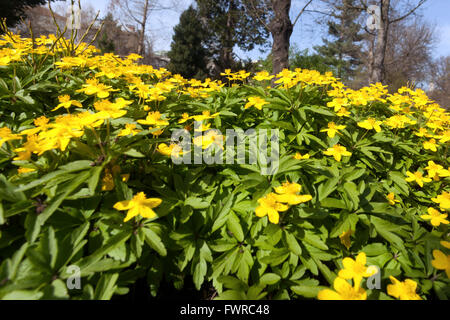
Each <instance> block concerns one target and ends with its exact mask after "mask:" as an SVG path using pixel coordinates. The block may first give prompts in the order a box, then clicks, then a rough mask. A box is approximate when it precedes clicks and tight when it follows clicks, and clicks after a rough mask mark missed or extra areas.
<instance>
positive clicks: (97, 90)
mask: <svg viewBox="0 0 450 320" xmlns="http://www.w3.org/2000/svg"><path fill="white" fill-rule="evenodd" d="M83 87H84V88H82V89H80V90H77V92H83V93H85V94H87V95H89V96H90V95H97V97H98V98H100V99H105V98H108V97H109V93H110V92H112V91H117V90H114V89H112V87H110V86H107V85H104V84H103V83H99V82H98V80H97V79H87V80H86V84H83Z"/></svg>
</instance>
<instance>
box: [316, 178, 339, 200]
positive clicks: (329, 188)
mask: <svg viewBox="0 0 450 320" xmlns="http://www.w3.org/2000/svg"><path fill="white" fill-rule="evenodd" d="M338 182H339V177H332V178H329V179H328V180H327V182H325V183H322V184H321V185H320V186H319V188H318V189H317V192H318V194H319V202H321V201H322V200H324V199H325V198H327V197H328V196H329V195H330V194H331V193H332V192H333V191H334V190H336V187H337V184H338Z"/></svg>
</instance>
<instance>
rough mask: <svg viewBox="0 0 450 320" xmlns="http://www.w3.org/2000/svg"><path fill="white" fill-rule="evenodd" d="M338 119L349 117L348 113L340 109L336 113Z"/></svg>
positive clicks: (344, 109)
mask: <svg viewBox="0 0 450 320" xmlns="http://www.w3.org/2000/svg"><path fill="white" fill-rule="evenodd" d="M336 115H337V116H338V117H349V116H350V111H348V110H347V109H346V108H344V107H342V108H340V109H339V111H338V112H337V113H336Z"/></svg>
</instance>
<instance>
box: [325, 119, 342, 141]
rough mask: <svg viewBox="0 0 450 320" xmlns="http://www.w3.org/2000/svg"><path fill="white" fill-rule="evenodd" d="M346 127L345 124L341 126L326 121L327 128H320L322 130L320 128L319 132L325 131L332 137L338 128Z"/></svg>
mask: <svg viewBox="0 0 450 320" xmlns="http://www.w3.org/2000/svg"><path fill="white" fill-rule="evenodd" d="M346 127H347V126H342V125H341V126H338V125H336V124H335V123H334V122H330V123H328V128H327V129H322V130H320V132H326V133H327V134H328V136H329V137H330V138H334V136H335V135H336V133H337V132H338V130H343V129H345V128H346Z"/></svg>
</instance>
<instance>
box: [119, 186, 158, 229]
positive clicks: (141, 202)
mask: <svg viewBox="0 0 450 320" xmlns="http://www.w3.org/2000/svg"><path fill="white" fill-rule="evenodd" d="M161 202H162V200H161V199H159V198H149V199H147V197H146V196H145V194H144V193H143V192H139V193H138V194H137V195H135V196H134V197H133V199H131V200H125V201H120V202H117V203H116V204H115V205H114V209H116V210H120V211H121V210H128V212H127V216H126V217H125V219H124V220H123V222H127V221H129V220H130V219H131V218H133V217H136V216H138V215H141V216H142V217H144V218H154V217H156V213H155V212H154V211H153V210H152V209H153V208H156V207H157V206H159V205H160V204H161Z"/></svg>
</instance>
